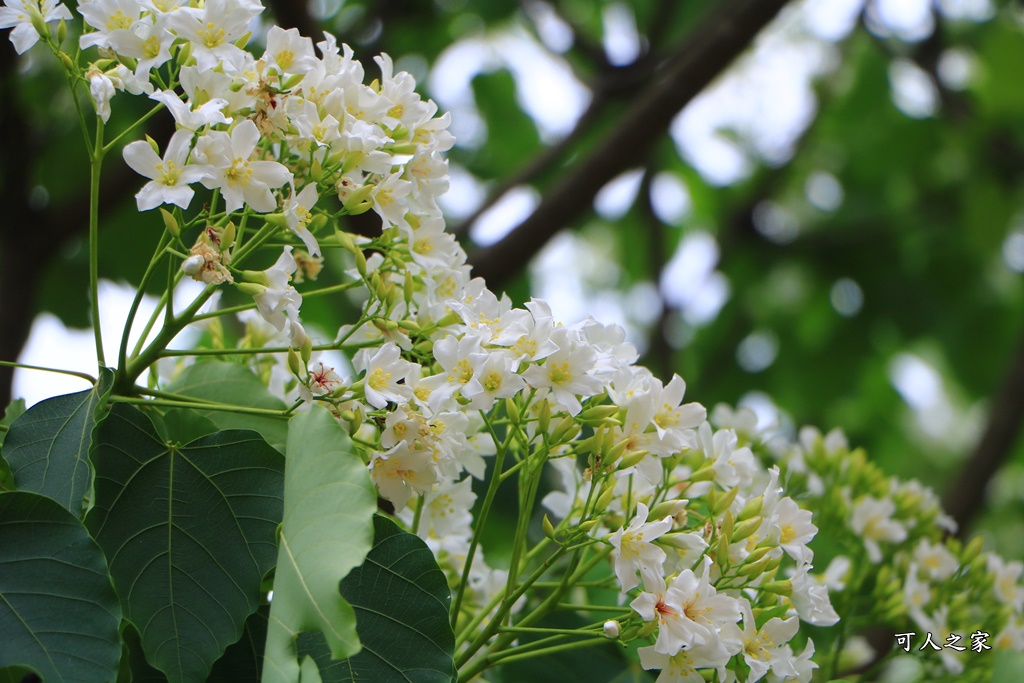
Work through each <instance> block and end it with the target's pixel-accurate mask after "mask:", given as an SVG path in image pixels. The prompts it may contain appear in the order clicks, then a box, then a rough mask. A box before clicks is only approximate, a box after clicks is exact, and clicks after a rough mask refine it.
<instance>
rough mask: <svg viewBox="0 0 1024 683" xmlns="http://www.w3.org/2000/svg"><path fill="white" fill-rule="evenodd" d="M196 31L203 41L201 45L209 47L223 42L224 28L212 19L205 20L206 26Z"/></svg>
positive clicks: (211, 47)
mask: <svg viewBox="0 0 1024 683" xmlns="http://www.w3.org/2000/svg"><path fill="white" fill-rule="evenodd" d="M196 33H198V35H199V39H200V40H202V41H203V45H205V46H206V47H208V48H210V49H213V48H215V47H217V46H218V45H220V44H221V43H223V42H224V35H225V33H224V29H222V28H220V27H218V26H217V24H215V23H213V22H212V21H208V22H206V26H205V27H203V28H201V29H199V30H198V31H197V32H196Z"/></svg>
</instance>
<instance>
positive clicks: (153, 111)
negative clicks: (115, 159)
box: [103, 104, 164, 154]
mask: <svg viewBox="0 0 1024 683" xmlns="http://www.w3.org/2000/svg"><path fill="white" fill-rule="evenodd" d="M163 108H164V105H162V104H158V105H156V106H155V107H153V108H152V109H150V110H149V111H147V112H146V113H145V114H143V115H142V117H141V118H140V119H139V120H138V121H136V122H135V123H133V124H132V125H130V126H128V127H127V128H125V129H124V130H123V131H121V133H120V134H118V136H117V137H115V138H114V139H113V140H111V141H110V142H108V143H107V144H106V145H104V146H103V153H104V154H106V153H107V152H109V151H110V150H111V149H113V148H114V147H115V146H117V143H119V142H121V140H123V139H124V138H125V137H127V136H128V135H129V134H130V133H131V132H132V131H134V130H135V129H136V128H138V127H139V126H141V125H142V124H144V123H145V122H146V121H148V120H149V119H150V118H152V117H153V115H154V114H156V113H157V112H158V111H160V110H161V109H163Z"/></svg>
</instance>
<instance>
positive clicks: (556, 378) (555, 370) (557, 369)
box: [548, 361, 572, 384]
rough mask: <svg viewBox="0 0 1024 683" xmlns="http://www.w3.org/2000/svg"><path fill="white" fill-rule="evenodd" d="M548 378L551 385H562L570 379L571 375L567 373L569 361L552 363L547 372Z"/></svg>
mask: <svg viewBox="0 0 1024 683" xmlns="http://www.w3.org/2000/svg"><path fill="white" fill-rule="evenodd" d="M548 377H550V378H551V383H552V384H563V383H565V382H568V381H569V380H571V379H572V373H571V372H570V371H569V361H565V362H564V363H552V364H551V370H550V371H549V372H548Z"/></svg>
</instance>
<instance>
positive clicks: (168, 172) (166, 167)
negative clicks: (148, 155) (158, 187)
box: [156, 161, 181, 187]
mask: <svg viewBox="0 0 1024 683" xmlns="http://www.w3.org/2000/svg"><path fill="white" fill-rule="evenodd" d="M156 170H157V173H158V174H159V177H158V178H157V180H158V182H160V183H162V184H164V185H167V186H172V187H173V186H174V185H177V184H178V178H179V177H181V169H179V168H178V167H177V166H176V165H175V163H174V162H173V161H164V162H161V163H159V164H157V165H156Z"/></svg>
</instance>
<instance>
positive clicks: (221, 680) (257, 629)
mask: <svg viewBox="0 0 1024 683" xmlns="http://www.w3.org/2000/svg"><path fill="white" fill-rule="evenodd" d="M269 616H270V605H261V606H260V608H259V609H258V610H257V611H256V613H255V614H253V615H252V616H251V617H249V618H248V619H246V621H245V630H244V631H243V632H242V639H241V640H239V641H238V642H237V643H235V644H234V645H232V646H231V647H229V648H228V649H227V650H226V651H225V652H224V656H223V657H221V658H220V659H218V660H217V663H216V664H214V665H213V670H212V671H211V672H210V677H209V678H207V679H206V683H237V682H238V681H258V680H260V671H262V669H263V645H264V644H265V643H266V642H267V618H268V617H269Z"/></svg>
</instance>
